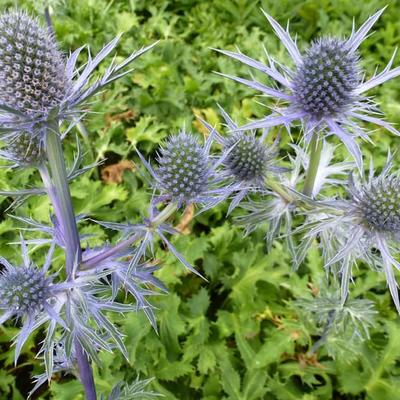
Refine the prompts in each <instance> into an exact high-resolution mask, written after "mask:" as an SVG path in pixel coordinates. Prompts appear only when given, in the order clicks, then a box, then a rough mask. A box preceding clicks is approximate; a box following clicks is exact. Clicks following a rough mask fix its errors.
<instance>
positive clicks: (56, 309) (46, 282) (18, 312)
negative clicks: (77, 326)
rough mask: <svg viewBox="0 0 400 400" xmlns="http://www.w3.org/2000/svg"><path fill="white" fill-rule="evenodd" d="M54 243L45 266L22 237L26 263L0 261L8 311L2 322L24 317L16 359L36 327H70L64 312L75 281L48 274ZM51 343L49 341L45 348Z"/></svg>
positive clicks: (1, 292) (0, 289)
mask: <svg viewBox="0 0 400 400" xmlns="http://www.w3.org/2000/svg"><path fill="white" fill-rule="evenodd" d="M54 247H55V246H54V244H52V245H51V246H50V250H49V252H48V254H47V256H46V261H45V263H44V265H43V267H42V268H41V269H39V268H38V267H36V266H35V265H33V263H32V262H31V261H30V260H29V257H28V249H27V246H26V242H25V241H24V240H23V239H22V238H21V250H22V258H23V265H22V266H18V267H16V266H14V265H12V264H11V263H10V262H8V261H7V260H6V259H5V258H3V257H0V263H1V264H2V265H3V266H4V269H3V270H2V272H1V275H0V309H1V310H3V311H4V312H3V314H2V315H1V316H0V324H3V323H4V322H5V321H7V320H8V319H11V318H13V317H17V318H18V319H21V320H22V324H23V325H22V328H21V330H20V332H19V334H18V336H17V338H16V340H15V344H16V349H15V362H17V360H18V357H19V354H20V352H21V349H22V346H23V345H24V343H25V342H26V340H27V339H28V337H29V335H30V334H31V333H32V332H33V331H34V330H35V329H37V328H39V327H40V326H42V325H43V324H47V325H48V327H47V335H53V333H54V329H55V327H56V325H60V326H62V327H63V328H66V323H65V322H64V320H63V319H62V318H61V316H60V313H61V310H62V303H63V302H64V301H65V297H66V296H65V292H66V291H67V290H69V289H70V288H72V287H73V286H74V283H68V282H61V283H53V281H52V277H47V276H46V275H47V271H48V269H49V267H50V265H51V260H52V256H53V252H54ZM46 340H47V339H46ZM47 344H48V343H47V341H46V343H45V344H44V346H43V349H45V350H44V351H46V349H47Z"/></svg>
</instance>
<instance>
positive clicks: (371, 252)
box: [299, 154, 400, 313]
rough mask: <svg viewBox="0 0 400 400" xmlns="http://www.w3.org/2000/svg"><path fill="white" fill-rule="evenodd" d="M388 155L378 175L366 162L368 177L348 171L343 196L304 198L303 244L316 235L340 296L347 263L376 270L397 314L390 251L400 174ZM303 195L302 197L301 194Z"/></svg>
mask: <svg viewBox="0 0 400 400" xmlns="http://www.w3.org/2000/svg"><path fill="white" fill-rule="evenodd" d="M391 168H392V159H391V156H390V154H389V156H388V161H387V164H386V166H385V167H384V168H383V170H382V172H381V173H380V174H379V175H375V174H374V168H373V165H372V164H371V167H370V171H369V176H368V178H365V177H364V176H365V173H364V172H363V173H362V174H361V177H360V179H359V180H357V181H356V180H354V179H353V176H352V175H350V178H349V182H348V192H349V197H348V198H342V199H330V200H324V201H313V200H306V201H308V202H309V203H310V205H312V207H310V209H309V211H308V212H307V215H308V221H307V222H306V224H305V225H304V227H303V228H304V232H305V240H304V241H303V243H302V245H301V246H300V247H299V253H302V254H304V251H305V250H306V248H307V247H308V246H309V245H310V244H311V243H312V241H313V239H315V237H317V236H318V238H319V242H320V243H321V247H322V248H323V254H324V258H325V261H326V263H325V268H328V267H329V268H332V269H333V270H334V271H335V270H336V271H339V274H340V276H341V293H342V301H344V300H345V299H346V297H347V294H348V289H349V283H350V281H351V268H352V265H353V264H354V263H356V262H357V261H358V260H362V261H363V262H365V263H366V264H367V265H371V266H374V267H375V269H378V270H379V269H381V270H382V271H383V272H384V273H385V275H386V281H387V284H388V286H389V290H390V293H391V295H392V298H393V301H394V304H395V306H396V308H397V310H398V312H399V313H400V298H399V294H398V288H397V283H396V279H395V275H394V273H393V266H394V267H396V268H397V269H400V263H399V262H398V261H397V260H396V259H395V254H398V252H399V251H400V213H399V210H398V202H399V200H400V178H399V175H398V174H394V173H392V172H391ZM303 200H304V197H303Z"/></svg>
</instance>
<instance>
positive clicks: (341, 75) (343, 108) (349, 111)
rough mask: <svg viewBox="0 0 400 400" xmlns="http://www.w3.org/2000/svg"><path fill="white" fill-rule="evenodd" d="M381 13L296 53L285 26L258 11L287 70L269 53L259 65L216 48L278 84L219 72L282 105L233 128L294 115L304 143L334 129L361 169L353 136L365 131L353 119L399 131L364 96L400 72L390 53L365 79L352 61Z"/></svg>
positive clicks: (251, 126)
mask: <svg viewBox="0 0 400 400" xmlns="http://www.w3.org/2000/svg"><path fill="white" fill-rule="evenodd" d="M382 12H383V9H382V10H380V11H378V12H377V13H375V14H374V15H373V16H372V17H370V18H368V20H367V21H366V22H365V23H364V24H363V25H362V26H361V27H360V29H359V30H357V31H353V32H352V34H351V36H350V37H349V38H348V39H347V40H341V39H337V38H327V37H326V38H320V39H318V40H316V41H314V42H313V43H312V44H311V46H310V47H309V48H308V49H307V50H306V51H305V53H304V54H301V53H300V51H299V49H298V47H297V45H296V43H295V42H294V41H293V39H292V38H291V37H290V35H289V33H288V31H285V30H284V29H283V28H282V27H281V26H280V25H279V24H278V23H277V22H276V21H275V20H274V19H273V18H272V17H271V16H269V15H268V14H266V13H264V14H265V16H266V17H267V19H268V21H269V22H270V24H271V26H272V28H273V29H274V31H275V33H276V35H277V36H278V37H279V39H280V40H281V41H282V43H283V45H284V46H285V47H286V49H287V50H288V52H289V54H290V56H291V58H292V60H293V62H294V64H295V66H294V68H293V69H292V70H290V69H289V68H287V67H286V66H282V65H279V64H278V63H277V62H276V61H274V60H272V59H271V58H270V57H269V56H268V59H269V65H264V64H262V63H261V62H258V61H256V60H253V59H251V58H249V57H247V56H245V55H243V54H241V53H234V52H231V51H225V50H217V51H219V52H220V53H222V54H225V55H227V56H229V57H231V58H234V59H236V60H238V61H240V62H242V63H243V64H246V65H248V66H250V67H252V68H255V69H257V70H259V71H261V72H263V73H265V74H266V75H268V76H269V77H270V78H272V79H274V80H275V81H276V82H277V83H278V86H279V87H278V88H273V87H269V86H267V85H264V84H263V83H261V82H258V81H256V80H255V79H252V80H248V79H243V78H239V77H235V76H231V75H225V74H220V75H222V76H225V77H227V78H229V79H233V80H235V81H237V82H239V83H242V84H244V85H246V86H248V87H250V88H252V89H256V90H259V91H261V92H262V93H263V94H264V95H266V96H270V97H274V98H277V99H278V100H280V101H283V102H286V103H287V107H284V108H281V107H280V108H276V109H275V111H276V113H274V114H272V115H270V116H267V117H265V118H263V119H261V120H258V121H255V122H251V123H248V124H246V125H244V126H242V127H240V128H239V129H240V130H249V129H258V128H263V129H268V128H270V127H272V126H278V125H285V126H286V127H287V128H289V127H290V125H291V124H292V123H293V122H294V121H295V120H300V121H301V123H302V126H303V131H304V138H305V141H306V142H309V140H310V138H311V137H312V135H313V134H314V133H315V132H319V131H321V130H324V129H325V130H326V131H327V135H330V134H334V135H336V136H338V137H339V139H340V140H341V141H342V142H343V143H344V144H345V146H346V147H347V149H348V151H349V153H350V154H351V155H352V157H353V158H354V159H355V161H356V162H357V166H358V168H359V169H360V170H361V169H362V154H361V151H360V148H359V145H358V144H357V142H356V140H355V139H356V138H357V137H361V138H364V139H367V138H368V135H367V134H366V133H365V132H364V131H363V130H362V128H361V127H360V126H358V125H357V124H356V122H355V120H362V121H366V122H371V123H374V124H377V125H380V126H382V127H384V128H386V129H387V130H389V131H390V132H392V133H394V134H396V135H399V132H398V131H397V130H396V129H394V128H393V127H392V126H391V125H390V124H389V123H387V122H385V121H383V120H381V119H380V118H378V117H376V116H375V115H376V114H378V113H379V111H378V109H377V107H376V106H375V105H374V104H373V102H372V100H371V98H368V97H366V96H365V95H364V93H365V92H367V91H368V90H370V89H372V88H374V87H376V86H378V85H380V84H381V83H384V82H386V81H388V80H390V79H392V78H394V77H396V76H398V75H400V67H397V68H394V69H391V67H392V64H393V59H394V55H393V57H392V59H391V60H390V62H389V64H388V65H387V66H386V67H385V68H384V70H383V71H382V72H380V73H378V74H376V75H374V76H373V77H372V78H371V79H369V80H367V81H364V80H363V74H364V72H363V71H362V70H361V68H360V66H359V63H358V59H359V55H358V52H357V49H358V47H359V46H360V44H361V43H362V41H363V40H364V39H365V37H366V36H367V35H368V32H369V31H370V29H371V28H372V26H373V24H374V23H375V22H376V20H377V19H378V18H379V17H380V15H381V14H382ZM278 67H279V68H278Z"/></svg>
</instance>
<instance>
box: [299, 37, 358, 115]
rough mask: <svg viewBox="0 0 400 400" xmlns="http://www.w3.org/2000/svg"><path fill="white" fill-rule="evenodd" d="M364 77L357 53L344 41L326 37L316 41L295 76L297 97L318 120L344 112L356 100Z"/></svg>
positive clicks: (300, 104)
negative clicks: (356, 91) (361, 79)
mask: <svg viewBox="0 0 400 400" xmlns="http://www.w3.org/2000/svg"><path fill="white" fill-rule="evenodd" d="M359 80H360V73H359V68H358V56H357V53H352V52H349V51H348V50H347V49H346V43H345V42H344V41H343V40H339V39H334V38H326V39H325V38H323V39H320V40H318V41H316V42H314V43H313V44H312V45H311V47H310V48H309V49H307V50H306V54H305V55H304V56H303V62H302V64H300V65H299V66H298V67H297V71H296V74H295V76H294V78H293V96H294V98H295V100H296V102H297V103H298V105H299V106H300V108H301V109H302V110H304V111H306V112H307V113H309V114H310V115H311V116H312V118H314V119H316V120H318V119H321V118H324V117H328V118H329V117H330V116H332V115H337V114H340V113H342V112H344V111H346V108H347V107H348V106H349V105H351V103H353V102H354V101H355V100H356V97H355V95H354V94H353V92H354V90H355V89H356V88H357V86H358V83H359Z"/></svg>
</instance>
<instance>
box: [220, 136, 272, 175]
mask: <svg viewBox="0 0 400 400" xmlns="http://www.w3.org/2000/svg"><path fill="white" fill-rule="evenodd" d="M225 147H226V148H225V150H227V152H228V153H227V156H226V158H225V161H224V164H225V165H226V166H227V167H228V169H229V171H230V172H231V174H232V175H233V176H235V177H236V178H237V179H239V180H241V181H253V180H261V179H263V178H265V173H266V166H267V163H268V149H267V148H266V147H265V146H264V145H263V144H262V143H261V142H260V141H259V140H258V139H257V138H256V137H255V136H254V135H246V133H244V132H236V133H234V134H233V135H232V136H231V137H230V138H229V140H228V141H227V144H226V146H225Z"/></svg>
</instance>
